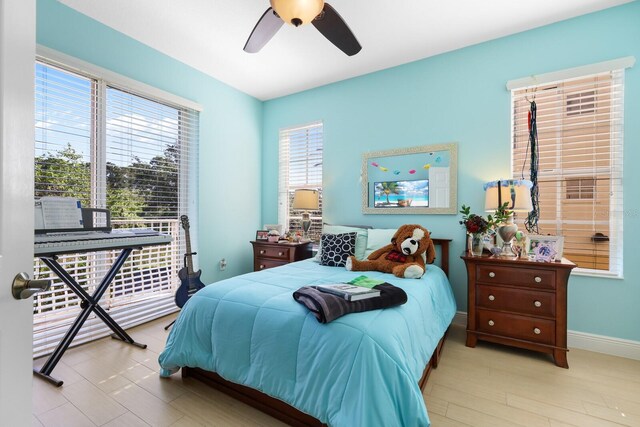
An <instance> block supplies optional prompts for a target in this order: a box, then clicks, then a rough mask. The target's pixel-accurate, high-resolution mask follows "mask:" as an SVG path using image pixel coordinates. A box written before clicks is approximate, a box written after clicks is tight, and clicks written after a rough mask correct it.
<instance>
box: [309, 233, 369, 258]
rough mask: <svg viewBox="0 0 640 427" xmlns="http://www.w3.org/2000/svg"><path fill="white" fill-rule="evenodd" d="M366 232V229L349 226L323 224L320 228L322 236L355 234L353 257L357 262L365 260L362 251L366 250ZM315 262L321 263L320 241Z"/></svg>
mask: <svg viewBox="0 0 640 427" xmlns="http://www.w3.org/2000/svg"><path fill="white" fill-rule="evenodd" d="M367 231H368V230H367V229H366V228H359V227H352V226H349V225H331V224H324V225H323V227H322V234H343V233H354V232H355V233H357V235H356V249H355V252H354V254H353V255H354V256H355V257H356V258H357V259H359V260H363V259H365V257H364V251H365V250H366V249H367ZM315 260H316V261H317V262H320V261H322V241H321V242H320V245H318V253H317V255H316V259H315Z"/></svg>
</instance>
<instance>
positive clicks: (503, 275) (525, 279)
mask: <svg viewBox="0 0 640 427" xmlns="http://www.w3.org/2000/svg"><path fill="white" fill-rule="evenodd" d="M476 275H477V279H476V280H477V281H478V282H483V283H487V284H493V283H496V284H503V285H515V286H527V287H531V288H539V289H555V288H556V273H555V271H553V270H541V269H534V268H512V267H505V266H499V265H482V264H478V265H477V267H476Z"/></svg>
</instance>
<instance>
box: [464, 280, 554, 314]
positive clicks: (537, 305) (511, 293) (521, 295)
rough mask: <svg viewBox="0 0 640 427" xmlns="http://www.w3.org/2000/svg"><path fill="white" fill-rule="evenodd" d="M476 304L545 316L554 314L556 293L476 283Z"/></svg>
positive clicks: (483, 306)
mask: <svg viewBox="0 0 640 427" xmlns="http://www.w3.org/2000/svg"><path fill="white" fill-rule="evenodd" d="M476 304H477V306H478V307H482V308H489V309H492V310H501V311H513V312H515V313H520V314H533V315H535V316H546V317H555V315H556V308H555V307H556V295H555V293H553V292H544V291H530V290H526V289H516V288H506V287H500V286H489V285H478V287H477V288H476Z"/></svg>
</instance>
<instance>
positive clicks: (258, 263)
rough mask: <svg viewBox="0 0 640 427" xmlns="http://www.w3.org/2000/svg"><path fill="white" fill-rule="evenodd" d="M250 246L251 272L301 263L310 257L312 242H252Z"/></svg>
mask: <svg viewBox="0 0 640 427" xmlns="http://www.w3.org/2000/svg"><path fill="white" fill-rule="evenodd" d="M251 244H252V245H253V271H259V270H265V269H267V268H272V267H278V266H280V265H284V264H288V263H290V262H294V261H302V260H303V259H307V258H311V256H312V251H311V248H312V242H305V243H269V242H256V241H253V242H251Z"/></svg>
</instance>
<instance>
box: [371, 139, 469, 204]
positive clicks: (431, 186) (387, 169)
mask: <svg viewBox="0 0 640 427" xmlns="http://www.w3.org/2000/svg"><path fill="white" fill-rule="evenodd" d="M456 164H457V146H456V144H455V143H450V144H439V145H423V146H419V147H409V148H398V149H393V150H386V151H373V152H370V153H363V154H362V174H361V176H362V212H363V213H365V214H398V213H399V212H398V211H401V212H402V214H417V215H424V214H430V213H435V214H453V213H456V182H457V181H456V175H457V169H456Z"/></svg>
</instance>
